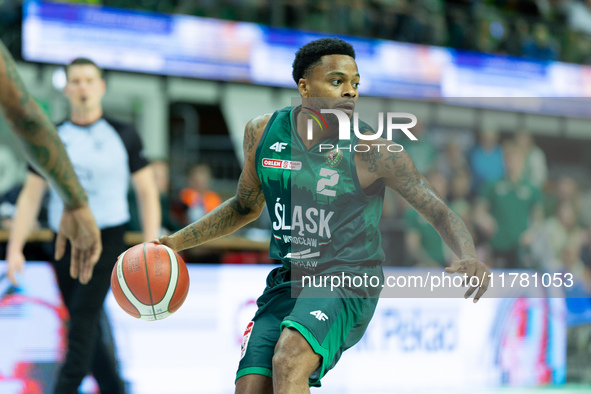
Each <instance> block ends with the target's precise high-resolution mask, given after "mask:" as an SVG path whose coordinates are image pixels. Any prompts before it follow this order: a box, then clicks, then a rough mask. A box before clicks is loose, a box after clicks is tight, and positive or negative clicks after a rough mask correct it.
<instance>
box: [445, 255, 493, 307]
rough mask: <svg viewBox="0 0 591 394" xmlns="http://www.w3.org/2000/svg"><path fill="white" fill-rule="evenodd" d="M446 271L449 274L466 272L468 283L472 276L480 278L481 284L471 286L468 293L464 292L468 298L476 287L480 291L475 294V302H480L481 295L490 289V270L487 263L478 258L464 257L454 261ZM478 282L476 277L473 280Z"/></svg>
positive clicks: (479, 282)
mask: <svg viewBox="0 0 591 394" xmlns="http://www.w3.org/2000/svg"><path fill="white" fill-rule="evenodd" d="M445 272H447V273H448V274H462V275H463V274H466V278H467V284H468V283H470V278H472V277H474V276H475V277H476V278H478V282H477V283H478V284H479V286H470V288H469V289H468V291H467V292H466V294H464V298H468V297H470V296H471V295H472V293H474V290H476V288H478V287H480V288H479V289H478V292H477V293H476V295H475V296H474V302H478V300H479V299H480V297H482V295H483V294H484V292H485V291H486V289H488V283H489V282H490V271H489V270H488V268H486V265H484V264H483V263H481V262H480V261H478V260H477V259H464V260H459V261H454V262H453V263H452V264H451V267H447V268H446V269H445ZM473 282H475V283H476V279H474V280H473Z"/></svg>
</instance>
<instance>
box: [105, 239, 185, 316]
mask: <svg viewBox="0 0 591 394" xmlns="http://www.w3.org/2000/svg"><path fill="white" fill-rule="evenodd" d="M111 289H112V290H113V295H114V296H115V299H116V300H117V303H118V304H119V306H120V307H121V308H123V310H124V311H125V312H127V313H129V314H130V315H131V316H133V317H137V318H138V319H142V320H160V319H164V318H165V317H168V316H170V315H171V314H173V313H174V312H175V311H176V310H177V309H179V308H180V306H181V305H183V302H184V301H185V298H186V297H187V293H188V292H189V272H188V271H187V266H186V265H185V262H184V261H183V259H182V258H181V256H179V255H178V254H177V253H176V252H175V251H173V250H172V249H170V248H169V247H167V246H164V245H156V244H154V243H143V244H139V245H136V246H134V247H132V248H129V249H127V250H126V251H125V252H123V254H121V256H119V259H118V260H117V263H116V264H115V267H114V268H113V273H112V274H111Z"/></svg>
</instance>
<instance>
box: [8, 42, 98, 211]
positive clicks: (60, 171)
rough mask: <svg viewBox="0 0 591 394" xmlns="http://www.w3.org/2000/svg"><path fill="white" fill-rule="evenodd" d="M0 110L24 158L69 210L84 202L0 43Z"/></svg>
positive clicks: (65, 159) (46, 122)
mask: <svg viewBox="0 0 591 394" xmlns="http://www.w3.org/2000/svg"><path fill="white" fill-rule="evenodd" d="M0 55H1V56H0V111H1V112H2V114H3V115H4V116H5V117H6V119H7V120H8V123H9V126H11V128H12V130H14V132H15V134H16V135H17V136H18V137H19V140H20V142H21V144H22V146H23V147H24V150H25V153H26V154H27V158H28V159H29V161H30V162H31V163H32V164H33V165H34V167H35V168H36V169H37V170H39V171H40V172H41V173H42V174H43V175H45V177H46V178H47V179H48V180H49V182H50V183H51V185H52V186H53V187H54V188H55V189H56V190H57V191H58V193H59V195H60V197H61V198H62V200H63V201H64V204H65V205H66V207H67V208H69V209H76V208H80V207H82V206H84V205H85V203H86V202H87V197H86V193H85V192H84V189H82V187H81V186H80V184H79V183H78V178H76V174H75V173H74V170H73V168H72V164H71V163H70V160H69V159H68V155H67V154H66V150H65V149H64V146H63V144H62V142H61V140H60V139H59V137H58V135H57V131H56V129H55V127H54V126H53V124H52V123H51V121H50V120H49V118H48V117H47V116H46V115H45V114H44V113H43V111H42V110H41V108H40V107H39V105H37V103H36V102H35V100H34V99H33V98H32V97H31V95H30V94H29V92H28V91H27V89H26V88H25V86H24V85H23V82H22V81H21V79H20V77H19V75H18V73H17V71H16V66H15V64H14V61H13V60H12V58H11V56H10V54H9V53H8V50H7V49H6V47H4V45H3V44H2V43H0Z"/></svg>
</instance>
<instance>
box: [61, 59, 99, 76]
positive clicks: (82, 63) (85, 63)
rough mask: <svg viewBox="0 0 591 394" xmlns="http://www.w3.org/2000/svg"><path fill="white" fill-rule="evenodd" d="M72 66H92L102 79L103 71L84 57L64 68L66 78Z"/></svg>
mask: <svg viewBox="0 0 591 394" xmlns="http://www.w3.org/2000/svg"><path fill="white" fill-rule="evenodd" d="M72 66H94V67H95V68H96V69H97V71H98V73H99V76H100V77H101V78H102V77H103V70H102V69H101V68H100V67H99V66H97V65H96V63H95V62H93V61H92V60H90V59H87V58H85V57H78V58H76V59H74V60H72V61H71V62H70V64H68V65H67V66H66V77H67V76H68V72H69V71H70V68H71V67H72Z"/></svg>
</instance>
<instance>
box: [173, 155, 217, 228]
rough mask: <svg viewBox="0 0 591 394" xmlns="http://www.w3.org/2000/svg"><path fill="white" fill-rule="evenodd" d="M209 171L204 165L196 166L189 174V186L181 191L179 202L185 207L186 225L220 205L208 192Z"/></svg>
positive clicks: (214, 194) (213, 195) (214, 195)
mask: <svg viewBox="0 0 591 394" xmlns="http://www.w3.org/2000/svg"><path fill="white" fill-rule="evenodd" d="M210 182H211V169H210V168H209V166H207V165H205V164H198V165H196V166H195V167H193V168H192V169H191V171H190V172H189V185H188V187H187V188H184V189H183V190H181V194H180V199H181V202H182V203H183V204H184V205H185V206H186V207H187V217H186V223H187V224H189V223H193V222H194V221H196V220H198V219H199V218H201V217H203V216H204V215H205V214H207V213H209V212H211V211H212V210H213V209H214V208H215V207H217V206H218V205H220V204H221V203H222V199H221V197H220V196H219V194H217V193H216V192H214V191H211V190H209V183H210Z"/></svg>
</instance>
